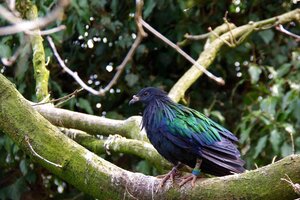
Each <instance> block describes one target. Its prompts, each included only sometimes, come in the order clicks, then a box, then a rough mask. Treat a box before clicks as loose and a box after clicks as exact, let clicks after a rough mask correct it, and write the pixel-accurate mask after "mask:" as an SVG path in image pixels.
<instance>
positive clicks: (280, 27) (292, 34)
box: [276, 24, 300, 42]
mask: <svg viewBox="0 0 300 200" xmlns="http://www.w3.org/2000/svg"><path fill="white" fill-rule="evenodd" d="M276 30H278V31H280V32H282V33H285V34H287V35H289V36H291V37H293V38H295V39H296V41H297V42H300V36H299V35H296V34H295V33H292V32H290V31H288V30H286V29H285V28H284V27H283V26H282V25H281V24H279V25H278V26H276Z"/></svg>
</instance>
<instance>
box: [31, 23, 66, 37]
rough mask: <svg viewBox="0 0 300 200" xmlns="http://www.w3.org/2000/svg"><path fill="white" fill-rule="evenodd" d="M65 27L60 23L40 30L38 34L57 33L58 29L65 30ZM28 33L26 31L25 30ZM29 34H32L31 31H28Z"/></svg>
mask: <svg viewBox="0 0 300 200" xmlns="http://www.w3.org/2000/svg"><path fill="white" fill-rule="evenodd" d="M66 28H67V27H66V26H65V25H60V26H57V27H54V28H51V29H47V30H42V31H40V35H51V34H53V33H57V32H59V31H62V30H65V29H66ZM26 33H28V32H26ZM29 33H30V34H34V33H32V32H31V31H29Z"/></svg>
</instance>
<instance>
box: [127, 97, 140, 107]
mask: <svg viewBox="0 0 300 200" xmlns="http://www.w3.org/2000/svg"><path fill="white" fill-rule="evenodd" d="M139 100H140V98H139V97H138V96H135V95H133V97H132V99H131V100H130V101H129V105H132V104H134V103H136V102H138V101H139Z"/></svg>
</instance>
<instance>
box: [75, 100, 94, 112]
mask: <svg viewBox="0 0 300 200" xmlns="http://www.w3.org/2000/svg"><path fill="white" fill-rule="evenodd" d="M78 103H79V107H80V108H82V109H84V110H85V111H86V112H87V113H89V114H94V112H93V109H92V106H91V104H90V102H89V101H88V100H86V99H83V98H79V102H78Z"/></svg>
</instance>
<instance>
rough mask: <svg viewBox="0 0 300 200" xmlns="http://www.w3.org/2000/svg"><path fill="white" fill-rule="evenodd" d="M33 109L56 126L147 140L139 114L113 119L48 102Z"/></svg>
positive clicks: (95, 133) (93, 133)
mask: <svg viewBox="0 0 300 200" xmlns="http://www.w3.org/2000/svg"><path fill="white" fill-rule="evenodd" d="M34 109H35V110H37V111H38V112H39V113H40V114H41V115H43V116H44V117H45V118H46V119H47V120H49V121H50V122H51V123H52V124H54V125H56V126H61V127H65V128H73V129H78V130H82V131H84V132H87V133H89V134H92V135H105V136H108V135H114V134H119V135H121V136H124V137H127V138H131V139H137V140H141V141H149V140H148V138H147V135H146V132H145V130H144V129H142V130H141V127H140V124H141V117H140V116H132V117H130V118H128V119H126V120H115V119H108V118H104V117H98V116H94V115H88V114H84V113H79V112H73V111H69V110H66V109H61V108H54V107H53V106H50V105H49V104H46V105H38V106H34Z"/></svg>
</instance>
